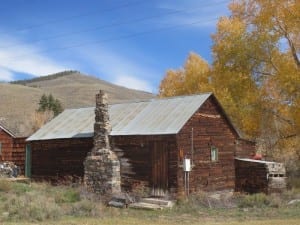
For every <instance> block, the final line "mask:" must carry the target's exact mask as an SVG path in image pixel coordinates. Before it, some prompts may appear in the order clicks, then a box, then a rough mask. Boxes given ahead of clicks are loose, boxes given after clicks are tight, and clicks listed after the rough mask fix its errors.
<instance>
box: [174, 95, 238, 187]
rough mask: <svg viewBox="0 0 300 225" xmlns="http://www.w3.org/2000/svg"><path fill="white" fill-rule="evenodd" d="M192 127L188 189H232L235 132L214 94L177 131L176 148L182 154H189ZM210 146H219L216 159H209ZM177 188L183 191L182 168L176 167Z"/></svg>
mask: <svg viewBox="0 0 300 225" xmlns="http://www.w3.org/2000/svg"><path fill="white" fill-rule="evenodd" d="M192 129H193V145H194V153H193V164H194V167H193V169H192V171H191V172H190V191H192V192H196V191H213V190H222V189H234V179H235V171H234V157H235V156H234V152H235V140H236V138H237V134H236V133H235V131H234V130H233V129H232V127H231V126H230V125H229V121H228V120H227V119H226V117H225V116H224V115H223V113H222V109H221V108H220V107H219V105H218V103H217V102H216V101H215V99H214V98H213V97H210V98H209V99H208V100H207V101H206V102H205V103H204V104H203V105H202V106H201V108H200V109H199V110H198V111H197V112H196V113H195V114H194V115H193V116H192V117H191V118H190V119H189V120H188V122H187V123H186V124H185V126H184V127H183V128H182V129H181V131H180V132H179V134H178V135H177V143H178V147H179V149H181V150H182V151H183V155H187V156H189V157H190V158H191V157H192V153H191V146H192ZM211 146H215V147H216V148H217V149H218V160H217V161H215V162H212V161H211V157H210V154H211ZM180 164H182V162H180ZM178 188H179V192H183V191H184V172H183V169H182V168H181V169H179V170H178Z"/></svg>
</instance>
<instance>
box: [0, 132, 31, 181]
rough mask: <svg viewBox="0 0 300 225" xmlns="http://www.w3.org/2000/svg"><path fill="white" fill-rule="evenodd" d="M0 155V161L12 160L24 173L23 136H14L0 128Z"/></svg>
mask: <svg viewBox="0 0 300 225" xmlns="http://www.w3.org/2000/svg"><path fill="white" fill-rule="evenodd" d="M0 143H1V155H0V161H11V162H14V163H15V164H16V165H17V166H18V167H19V168H20V172H21V174H22V175H24V164H25V138H14V137H12V136H11V135H10V134H9V133H7V132H6V131H4V130H2V129H1V128H0Z"/></svg>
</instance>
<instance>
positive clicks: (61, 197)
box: [55, 188, 80, 203]
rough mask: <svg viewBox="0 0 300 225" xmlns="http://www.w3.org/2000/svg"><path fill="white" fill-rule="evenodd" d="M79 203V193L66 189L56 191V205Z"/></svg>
mask: <svg viewBox="0 0 300 225" xmlns="http://www.w3.org/2000/svg"><path fill="white" fill-rule="evenodd" d="M78 201H80V193H79V191H77V190H74V189H71V188H68V189H62V190H58V191H57V192H56V193H55V202H56V203H72V202H78Z"/></svg>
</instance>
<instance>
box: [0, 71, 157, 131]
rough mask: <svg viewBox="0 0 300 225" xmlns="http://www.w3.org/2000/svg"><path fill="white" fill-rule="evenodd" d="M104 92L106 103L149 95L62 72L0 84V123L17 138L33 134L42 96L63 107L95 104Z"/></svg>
mask: <svg viewBox="0 0 300 225" xmlns="http://www.w3.org/2000/svg"><path fill="white" fill-rule="evenodd" d="M100 89H102V90H104V91H106V93H107V94H108V98H109V101H110V103H116V102H121V101H127V100H137V99H149V98H153V97H155V96H154V95H153V94H151V93H148V92H143V91H137V90H133V89H128V88H125V87H121V86H117V85H114V84H111V83H108V82H106V81H103V80H100V79H97V78H95V77H92V76H87V75H84V74H81V73H80V72H77V71H65V72H62V73H58V74H53V75H49V76H46V77H40V78H35V79H32V80H23V81H16V82H13V83H0V104H1V107H0V123H1V124H3V125H4V126H5V127H7V128H8V129H9V130H11V131H12V132H13V133H15V134H16V135H17V136H28V135H30V134H31V133H32V132H33V129H32V123H33V119H34V113H35V110H36V109H37V108H38V102H39V99H40V97H41V96H42V94H44V93H45V94H50V93H51V94H52V95H53V96H54V98H57V99H59V100H60V101H61V102H62V104H63V107H64V108H79V107H87V106H94V105H95V94H96V93H97V92H98V91H99V90H100Z"/></svg>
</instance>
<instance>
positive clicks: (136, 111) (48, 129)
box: [27, 93, 211, 141]
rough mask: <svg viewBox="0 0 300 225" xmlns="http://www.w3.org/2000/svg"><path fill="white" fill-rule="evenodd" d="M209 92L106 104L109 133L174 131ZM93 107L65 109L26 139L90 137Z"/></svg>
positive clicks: (154, 133) (144, 133) (178, 129)
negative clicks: (109, 123) (109, 124)
mask: <svg viewBox="0 0 300 225" xmlns="http://www.w3.org/2000/svg"><path fill="white" fill-rule="evenodd" d="M210 95H211V93H207V94H201V95H192V96H180V97H173V98H164V99H151V100H146V101H142V102H131V103H121V104H114V105H110V106H109V117H110V122H111V126H112V131H111V134H110V135H112V136H119V135H157V134H176V133H178V132H179V131H180V129H181V128H182V127H183V126H184V124H185V123H186V122H187V121H188V119H189V118H190V117H191V116H192V115H193V114H194V113H195V112H196V111H197V109H198V108H199V107H200V106H201V105H202V104H203V103H204V102H205V101H206V100H207V99H208V97H209V96H210ZM94 109H95V108H94V107H91V108H80V109H67V110H65V111H64V112H62V113H61V114H60V115H58V116H57V117H55V118H54V119H53V120H51V121H50V122H49V123H47V124H46V125H44V126H43V127H42V128H41V129H39V130H38V131H37V132H36V133H34V134H33V135H31V136H30V137H29V138H28V139H27V141H34V140H49V139H63V138H79V137H92V136H93V133H94V128H93V127H94V117H95V115H94Z"/></svg>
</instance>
